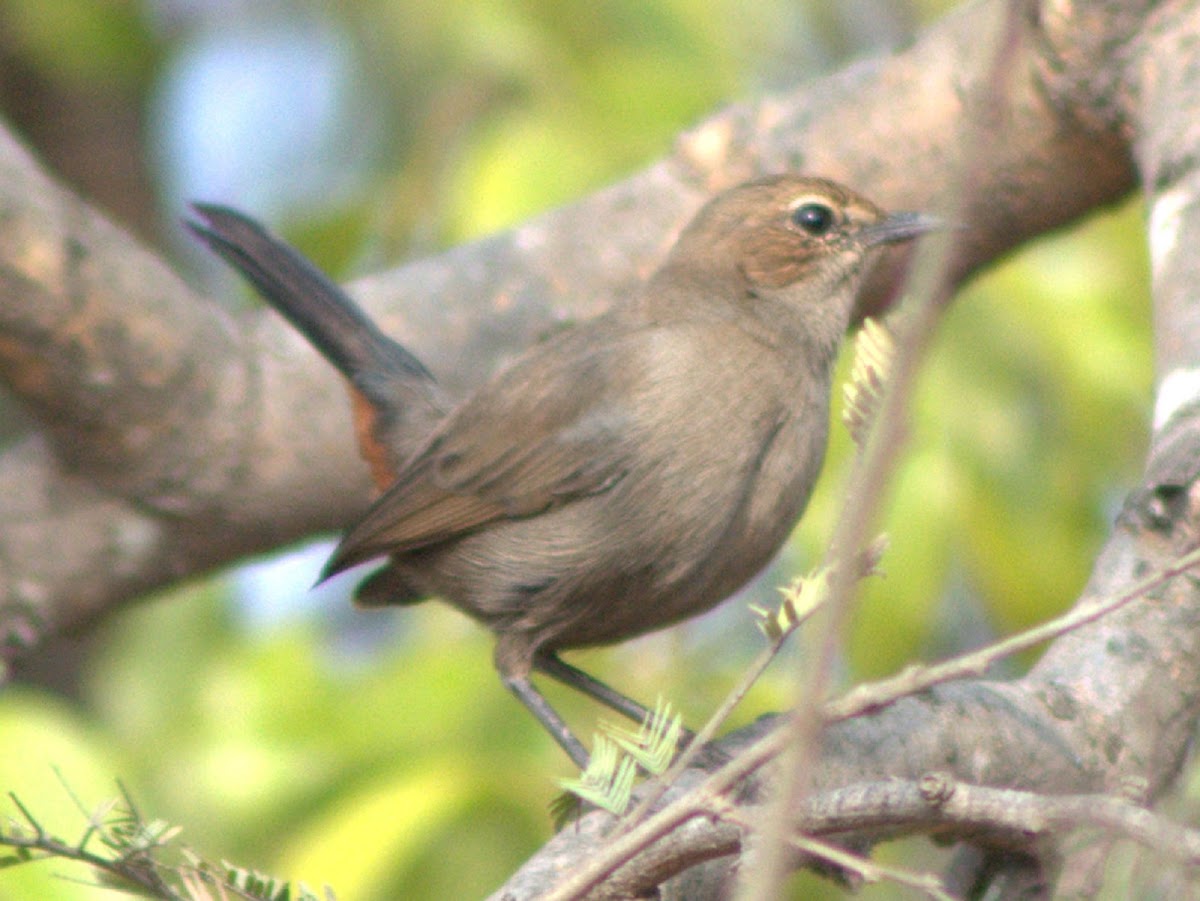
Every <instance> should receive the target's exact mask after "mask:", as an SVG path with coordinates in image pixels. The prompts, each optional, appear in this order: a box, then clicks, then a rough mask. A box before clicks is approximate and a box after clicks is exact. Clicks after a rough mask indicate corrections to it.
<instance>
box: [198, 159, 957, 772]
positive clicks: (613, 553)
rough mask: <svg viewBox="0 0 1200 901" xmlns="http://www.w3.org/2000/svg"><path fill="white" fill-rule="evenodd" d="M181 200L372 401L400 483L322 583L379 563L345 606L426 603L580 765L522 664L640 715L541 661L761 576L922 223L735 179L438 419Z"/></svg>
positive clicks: (253, 254)
mask: <svg viewBox="0 0 1200 901" xmlns="http://www.w3.org/2000/svg"><path fill="white" fill-rule="evenodd" d="M196 209H197V210H198V212H199V213H200V214H201V216H203V218H204V219H205V224H204V225H193V229H194V230H195V231H196V232H197V233H198V234H199V235H200V236H201V237H202V238H203V239H204V240H205V241H206V242H207V243H208V244H209V245H210V246H212V247H213V248H214V249H215V250H216V251H217V252H218V253H220V254H221V255H222V256H224V257H225V258H226V259H227V260H229V261H230V262H231V263H233V264H234V265H235V266H236V267H237V268H239V269H240V270H241V271H242V272H243V273H245V274H246V275H247V276H248V277H249V278H250V280H251V281H252V282H253V283H254V284H255V285H256V287H258V288H259V290H260V291H261V292H263V294H264V296H265V297H266V298H267V299H268V300H269V301H270V302H271V303H272V304H274V305H275V306H276V307H277V308H278V309H280V310H281V311H282V312H283V313H284V315H286V316H288V317H289V319H291V320H292V321H293V323H295V324H296V325H297V326H298V327H299V328H301V330H302V331H304V332H305V334H306V335H308V336H309V338H310V339H311V340H313V342H314V344H315V345H316V346H317V347H318V349H320V350H321V351H322V352H323V353H324V354H325V355H326V356H327V357H328V358H329V359H330V360H331V361H332V362H333V363H334V364H335V365H336V366H338V368H339V369H340V370H341V371H342V372H343V373H344V374H345V375H346V376H347V378H348V379H349V380H350V382H351V384H352V385H353V386H355V388H356V390H357V391H358V392H360V393H361V395H362V397H363V398H365V401H364V402H362V403H360V404H359V406H360V407H361V408H362V409H365V410H367V411H371V410H373V411H374V412H375V420H376V421H375V422H374V423H373V424H372V425H371V426H370V427H368V428H367V429H366V430H365V431H362V432H360V434H363V435H365V436H366V440H365V441H364V442H363V447H364V453H365V454H366V455H367V456H368V458H369V459H371V460H372V461H373V469H374V471H376V472H379V471H381V468H383V467H382V464H381V460H382V459H384V458H386V460H387V463H388V465H387V467H386V468H388V469H390V470H391V471H392V472H394V474H395V478H394V481H392V483H391V484H390V486H389V487H388V488H387V490H386V491H385V492H384V493H383V495H382V496H381V497H380V498H379V499H378V500H377V501H376V502H375V504H374V505H373V506H372V507H371V508H370V509H369V510H368V511H367V512H366V514H365V515H364V516H363V517H362V519H360V520H359V521H358V522H357V523H356V524H354V525H353V526H352V527H351V528H350V530H349V531H348V532H347V533H346V535H345V537H344V538H343V539H342V542H341V544H340V545H339V546H338V548H337V550H336V551H335V552H334V554H333V556H332V558H331V559H330V561H329V563H328V564H327V566H326V568H325V571H324V576H325V577H328V576H331V575H334V574H336V573H339V572H341V571H343V570H345V569H348V568H350V567H353V566H355V565H357V564H359V563H363V562H366V561H368V560H372V559H375V558H377V557H386V558H387V560H388V563H387V566H386V567H385V568H384V569H382V570H381V571H380V572H378V573H376V574H375V575H373V576H371V577H370V578H369V579H367V581H366V582H365V583H364V584H363V585H362V586H361V588H360V592H359V596H360V600H362V601H363V602H364V603H368V604H377V603H408V602H411V601H415V600H419V599H421V598H424V597H428V596H437V597H441V598H443V599H444V600H446V601H448V602H450V603H452V604H454V605H455V606H457V607H459V608H460V609H462V610H463V611H464V612H466V613H468V614H469V615H471V616H473V617H474V618H476V619H478V620H479V621H481V622H482V623H484V624H485V625H487V626H488V627H489V628H490V629H491V630H492V631H493V632H494V633H495V634H496V638H497V643H496V666H497V668H498V670H499V672H500V674H501V677H502V678H503V680H504V682H505V684H506V685H508V686H509V688H510V689H512V690H513V691H514V693H516V694H517V696H518V697H519V698H521V700H522V701H523V702H524V703H526V705H527V706H529V707H530V709H531V710H532V711H533V712H534V713H535V715H537V716H538V718H539V719H541V720H542V722H543V724H545V725H546V727H547V728H548V729H549V731H550V732H551V734H552V735H554V737H555V738H556V739H557V740H558V741H559V742H560V744H562V745H563V747H564V748H565V749H566V750H567V752H568V753H569V754H571V756H572V757H573V758H574V759H575V760H576V762H577V763H580V764H581V765H582V764H583V762H584V761H585V760H586V752H585V751H584V750H583V748H582V746H581V745H580V744H579V742H578V741H577V740H576V739H575V738H574V736H572V735H571V733H570V732H569V731H568V730H567V728H566V726H565V724H563V722H562V721H561V719H559V718H558V716H557V714H555V713H554V711H553V710H551V709H550V708H549V706H548V705H547V704H546V702H545V700H544V699H543V698H542V697H541V695H540V694H539V693H538V692H537V691H536V689H535V688H534V687H533V685H532V683H531V682H530V681H529V675H530V673H531V671H532V670H533V669H535V668H536V669H541V670H543V671H545V672H547V673H549V674H550V675H553V676H555V677H556V678H559V679H562V680H564V681H566V682H569V683H570V684H572V685H575V686H576V687H578V688H581V689H582V690H584V691H586V692H588V693H590V694H593V695H594V696H596V697H598V698H600V699H601V700H603V701H605V702H606V703H609V704H611V705H613V706H615V707H617V708H618V709H620V710H621V711H622V712H625V713H629V714H631V715H636V714H637V713H638V712H639V710H640V708H639V707H638V705H636V704H633V703H632V702H629V701H627V700H625V699H624V698H622V697H621V696H620V695H617V694H616V693H615V692H612V691H611V690H610V689H608V688H607V687H605V686H603V685H600V684H599V683H596V682H594V681H593V680H591V679H590V678H589V677H587V676H586V675H585V674H583V673H581V672H579V671H578V670H575V669H573V668H571V667H569V666H567V665H566V664H564V663H562V662H561V661H560V660H558V658H557V656H556V654H557V652H558V651H560V650H563V649H567V648H576V647H582V646H587V645H595V644H606V643H611V642H616V641H621V640H623V639H626V638H630V637H632V636H635V635H639V634H642V633H644V632H648V631H651V630H654V629H658V628H661V627H663V626H666V625H669V624H671V623H674V622H677V621H678V620H681V619H684V618H686V617H689V616H693V615H695V614H698V613H701V612H703V611H705V610H708V609H709V608H711V607H713V606H714V605H716V604H717V603H719V602H720V601H721V600H723V599H724V598H725V597H727V596H728V595H729V594H730V593H732V592H733V591H735V590H736V589H737V588H738V587H740V586H741V585H742V584H744V583H745V582H746V581H747V580H748V579H749V578H750V577H751V576H753V575H754V574H755V573H756V572H758V571H759V570H760V569H762V568H763V567H764V566H765V565H766V564H767V562H768V561H769V560H770V559H771V557H772V556H773V555H774V554H775V552H776V551H777V550H778V548H779V546H780V545H781V544H782V543H783V541H784V540H785V539H786V537H787V535H788V533H789V532H790V531H791V529H792V527H793V525H794V524H795V522H796V520H797V519H798V518H799V516H800V514H801V513H802V512H803V509H804V506H805V504H806V503H807V501H808V497H809V494H810V492H811V490H812V487H813V484H814V482H815V481H816V478H817V474H818V472H819V470H820V467H821V462H822V458H823V456H824V452H825V443H826V434H827V429H828V418H829V394H830V381H831V373H832V367H833V361H834V358H835V356H836V353H837V349H838V345H839V343H840V340H841V336H842V334H843V333H844V332H845V330H846V328H847V325H848V322H849V319H850V313H851V309H852V306H853V303H854V296H855V292H856V291H857V289H858V286H859V284H860V282H861V280H862V276H863V273H864V270H865V263H866V261H867V258H868V256H869V252H870V250H871V249H872V248H874V247H877V246H879V245H882V244H888V243H896V242H900V241H906V240H909V239H912V238H914V237H916V236H918V235H920V234H923V233H925V232H927V231H929V230H930V229H931V228H932V227H934V225H935V223H934V220H932V219H930V218H928V217H922V216H918V215H915V214H898V215H893V216H886V215H885V214H884V213H882V212H881V211H880V210H879V209H878V208H877V207H876V206H874V205H873V204H871V203H870V202H869V201H867V200H865V199H863V198H861V197H859V196H857V195H855V194H854V193H853V192H851V191H849V190H848V189H846V188H843V187H841V186H839V185H837V184H834V183H832V182H829V181H826V180H823V179H814V178H802V177H798V176H790V175H783V176H776V177H772V178H765V179H760V180H757V181H753V182H749V183H747V184H744V185H741V186H739V187H737V188H733V189H732V190H730V191H727V192H725V193H723V194H721V195H718V196H717V197H716V198H714V199H713V200H712V201H710V202H709V204H708V205H707V206H705V207H704V208H703V209H702V210H701V211H700V212H699V213H698V214H697V215H696V217H695V219H693V221H692V222H691V224H690V225H688V227H687V228H686V229H685V230H684V231H683V233H682V234H681V235H680V237H679V239H678V241H677V242H676V244H675V246H674V248H673V249H672V250H671V251H670V253H669V254H668V256H667V258H666V260H665V261H664V262H663V264H662V266H661V267H660V268H659V270H658V271H657V272H656V273H655V274H654V275H653V276H651V278H650V279H649V280H648V281H647V282H646V284H645V285H644V286H643V287H642V288H641V290H640V291H638V292H637V293H636V294H635V295H633V296H631V297H629V298H627V299H626V300H625V301H624V302H621V303H618V304H617V305H615V306H614V307H613V309H612V310H611V311H609V312H608V313H606V314H604V315H602V316H599V317H597V318H595V319H593V320H590V321H588V322H584V323H581V324H579V325H577V326H575V327H572V328H570V329H567V330H564V331H563V332H561V333H559V334H557V335H556V336H554V337H552V338H550V339H549V340H547V341H545V342H543V343H540V344H537V345H535V346H534V347H532V348H530V349H529V350H528V351H527V352H526V353H525V354H524V355H522V356H521V357H519V358H518V359H517V360H516V361H515V362H514V363H513V364H512V365H511V366H509V367H508V368H507V369H505V370H504V371H502V372H500V373H499V374H498V375H497V376H495V377H494V378H493V379H492V380H491V381H489V382H487V383H486V384H484V385H483V386H482V387H481V388H479V389H478V390H477V391H476V392H475V393H474V394H472V395H471V396H470V397H468V398H466V399H465V400H464V401H462V402H461V403H460V404H459V405H457V406H455V407H453V409H450V410H449V412H448V413H443V411H444V410H445V409H447V408H448V406H449V405H448V404H447V403H446V402H445V400H444V399H443V398H442V397H441V395H440V392H439V391H438V389H437V387H436V384H435V383H434V381H433V379H432V377H431V376H429V374H428V373H427V372H426V371H425V369H424V367H423V366H421V364H420V363H419V362H417V361H416V360H415V358H413V357H412V356H411V355H410V354H408V353H407V351H404V349H403V348H401V347H400V346H399V345H396V344H395V343H394V342H391V341H390V340H389V339H387V338H385V337H384V336H383V335H382V334H381V333H379V332H378V330H376V329H375V327H374V326H373V325H371V324H370V323H369V321H368V320H366V317H365V316H364V315H363V314H362V313H361V312H360V311H359V310H358V308H357V307H356V306H354V304H353V303H352V302H351V301H350V300H349V299H348V298H346V296H345V295H344V294H343V293H342V292H341V291H340V290H339V289H338V288H337V287H336V286H334V285H333V284H332V283H330V282H328V280H326V279H324V277H323V276H321V275H320V273H318V272H317V271H316V270H315V269H314V268H313V267H311V266H310V265H309V264H308V263H307V262H306V261H304V260H303V258H302V257H300V256H299V255H298V254H296V253H295V252H294V251H292V250H291V249H290V248H287V247H286V245H283V244H282V243H281V242H279V241H278V239H275V238H273V237H271V236H270V235H268V234H266V233H265V232H264V231H263V230H262V229H261V228H259V227H258V226H257V225H255V224H254V223H253V222H251V221H249V220H247V219H246V218H245V217H242V216H240V215H239V214H236V213H234V212H232V211H229V210H226V209H222V208H218V207H210V206H198V207H197V208H196ZM380 451H383V452H384V453H383V454H382V455H381V454H380Z"/></svg>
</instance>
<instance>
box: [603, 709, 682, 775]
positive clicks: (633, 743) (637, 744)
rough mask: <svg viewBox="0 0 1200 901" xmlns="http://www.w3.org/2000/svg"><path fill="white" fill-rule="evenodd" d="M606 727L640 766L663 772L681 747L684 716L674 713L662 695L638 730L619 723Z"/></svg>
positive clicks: (646, 769) (659, 773)
mask: <svg viewBox="0 0 1200 901" xmlns="http://www.w3.org/2000/svg"><path fill="white" fill-rule="evenodd" d="M604 731H605V732H607V733H608V736H609V737H610V738H611V739H612V740H613V741H614V742H616V743H617V745H618V746H619V747H620V748H621V749H622V750H623V751H624V752H625V753H626V754H628V755H629V756H630V757H632V758H633V759H634V760H636V761H637V763H638V766H640V767H641V768H642V769H643V770H645V771H646V772H647V773H650V774H651V775H653V776H660V775H662V774H663V773H665V772H666V771H667V767H669V766H670V765H671V760H672V759H673V758H674V757H675V751H676V749H678V747H679V736H680V735H682V734H683V717H682V716H680V715H679V714H678V713H676V714H674V715H672V711H671V705H670V703H669V702H667V701H664V700H663V699H662V698H661V697H660V698H659V699H658V702H657V703H656V704H655V706H654V712H653V713H652V714H650V716H649V717H648V718H647V719H646V721H645V722H644V723H642V725H641V726H640V727H639V728H638V729H637V730H636V731H634V730H633V729H630V728H628V727H626V726H624V725H623V724H617V723H605V724H604Z"/></svg>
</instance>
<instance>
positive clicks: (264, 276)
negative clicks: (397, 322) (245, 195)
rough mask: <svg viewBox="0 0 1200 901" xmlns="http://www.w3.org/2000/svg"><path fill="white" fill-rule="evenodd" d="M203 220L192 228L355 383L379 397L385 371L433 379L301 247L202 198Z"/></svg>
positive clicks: (199, 208) (198, 206)
mask: <svg viewBox="0 0 1200 901" xmlns="http://www.w3.org/2000/svg"><path fill="white" fill-rule="evenodd" d="M192 209H194V210H195V211H196V213H197V214H198V215H199V216H200V217H201V219H203V220H204V221H203V223H201V222H186V223H185V224H186V225H187V227H188V229H190V230H191V231H192V233H193V234H195V235H196V236H197V237H199V238H200V240H201V241H203V242H204V243H205V244H207V245H208V246H209V247H210V248H212V250H213V251H214V252H215V253H216V254H217V255H218V256H220V257H221V258H222V259H224V260H225V261H226V262H227V263H229V265H231V266H233V268H234V269H236V270H237V271H238V272H240V273H241V274H242V275H243V276H245V277H246V279H247V280H248V281H249V282H250V284H252V285H253V286H254V287H255V289H256V290H257V291H258V293H259V294H261V295H262V297H263V299H264V300H266V301H267V303H269V304H270V305H271V306H273V307H274V308H275V309H276V310H278V311H279V312H280V313H282V314H283V315H284V316H286V317H287V319H288V321H290V322H291V323H292V325H294V326H295V327H296V328H298V329H299V330H300V331H301V333H302V334H304V336H305V337H306V338H308V340H309V341H310V342H312V345H313V346H314V347H315V348H316V349H317V350H319V351H320V352H321V354H322V355H323V356H324V357H325V358H326V359H327V360H329V362H330V363H332V364H333V365H334V366H336V367H337V368H338V370H339V371H340V372H341V373H342V374H343V375H344V376H346V378H347V379H349V380H350V381H351V382H352V383H353V384H354V385H355V387H357V388H359V390H361V391H363V392H364V393H365V394H367V396H368V399H369V400H372V401H377V400H378V399H377V398H374V397H371V393H372V384H371V383H372V382H374V381H377V380H378V377H379V376H380V375H382V374H385V373H387V374H393V375H397V376H406V377H408V378H410V379H412V378H417V379H427V380H430V381H432V379H433V376H432V375H430V374H429V370H427V369H426V368H425V366H424V365H423V364H422V363H421V361H420V360H418V359H417V358H416V357H414V356H413V355H412V354H411V353H409V352H408V351H407V350H406V349H405V348H404V347H403V346H402V345H400V344H398V343H396V342H395V341H393V340H392V339H391V338H389V337H388V336H387V335H385V334H384V333H383V332H381V331H380V330H379V328H378V327H377V326H376V325H375V323H374V322H372V321H371V320H370V319H368V318H367V315H366V314H365V313H364V312H363V311H362V309H361V308H360V307H359V306H358V304H356V303H355V302H354V301H353V300H351V299H350V298H349V296H347V294H346V292H345V291H343V290H342V289H341V288H339V287H338V286H337V285H336V284H334V283H333V282H332V281H331V280H330V279H329V278H328V277H327V276H326V275H325V274H324V273H323V272H321V270H319V269H317V267H316V266H314V265H313V264H312V263H310V262H309V261H308V260H307V259H305V258H304V256H302V255H301V254H300V253H299V252H298V251H297V250H295V249H294V248H293V247H291V246H290V245H289V244H287V243H286V242H284V241H283V240H282V239H280V238H277V237H276V236H275V235H273V234H271V233H270V232H268V231H267V230H266V229H265V228H263V227H262V226H261V225H259V223H257V222H255V221H254V220H253V219H251V218H250V217H249V216H246V215H244V214H242V213H239V212H238V211H237V210H233V209H230V208H229V207H224V206H218V205H216V204H209V203H194V204H192Z"/></svg>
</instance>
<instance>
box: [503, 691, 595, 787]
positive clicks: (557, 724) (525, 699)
mask: <svg viewBox="0 0 1200 901" xmlns="http://www.w3.org/2000/svg"><path fill="white" fill-rule="evenodd" d="M500 679H501V681H503V682H504V685H505V687H506V688H507V689H508V690H509V691H511V692H512V693H513V694H514V695H516V696H517V700H519V701H520V702H521V703H522V704H524V705H525V707H526V708H527V709H528V710H529V712H530V713H532V714H533V715H534V717H536V718H537V721H538V722H539V723H541V724H542V728H543V729H545V730H546V731H547V732H549V733H550V737H551V738H553V739H554V740H555V741H556V742H558V744H559V746H560V747H561V748H562V749H563V750H564V751H566V752H567V756H568V757H570V758H571V760H572V761H574V763H575V766H577V767H579V769H581V770H586V769H587V765H588V752H587V748H585V747H584V746H583V743H582V742H580V740H579V739H578V738H576V737H575V735H574V734H573V733H572V732H571V730H570V728H569V727H568V726H567V724H566V723H565V722H563V718H562V717H561V716H559V715H558V713H557V711H555V709H554V708H553V707H551V706H550V702H549V701H547V700H546V699H545V698H544V697H543V696H542V693H541V692H540V691H538V690H537V689H536V688H534V687H533V683H532V682H530V681H529V677H528V676H511V675H508V674H506V673H504V672H503V671H501V673H500Z"/></svg>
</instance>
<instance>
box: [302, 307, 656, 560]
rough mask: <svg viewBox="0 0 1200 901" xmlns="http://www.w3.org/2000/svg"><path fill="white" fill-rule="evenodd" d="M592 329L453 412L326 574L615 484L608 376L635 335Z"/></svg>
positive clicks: (616, 414)
mask: <svg viewBox="0 0 1200 901" xmlns="http://www.w3.org/2000/svg"><path fill="white" fill-rule="evenodd" d="M594 331H596V330H593V329H582V328H581V329H577V330H575V332H574V333H564V336H563V339H562V340H558V341H555V342H552V343H555V344H557V345H559V346H558V348H557V350H558V351H559V352H558V353H546V352H545V348H544V347H543V348H540V349H539V350H540V351H541V352H538V353H534V354H531V355H527V356H526V357H525V358H522V359H521V360H520V361H518V363H517V364H515V365H514V366H513V367H512V368H510V369H509V370H507V371H505V372H504V373H502V374H501V375H500V376H499V377H498V378H497V379H495V380H493V381H492V382H490V383H488V384H487V385H485V386H484V387H483V388H481V389H480V390H479V391H478V392H477V393H476V394H474V395H472V396H471V397H470V398H469V399H468V400H466V401H465V402H464V403H463V404H462V405H461V406H460V407H458V408H457V409H456V410H455V411H454V412H453V413H451V414H450V416H449V417H448V418H447V419H446V420H445V422H444V423H443V424H442V425H441V426H440V427H439V428H438V429H437V430H436V431H435V433H434V434H433V435H432V436H431V438H430V440H429V442H428V443H427V444H426V445H425V447H424V449H423V450H421V451H420V452H418V453H417V455H416V456H415V457H414V458H413V459H412V460H411V461H410V462H409V463H408V465H407V466H406V467H405V468H404V470H403V471H402V472H401V473H400V475H399V477H398V478H397V480H396V481H395V483H393V485H392V486H391V487H390V488H388V490H387V491H386V492H385V493H384V494H383V495H382V496H381V497H380V498H379V499H378V500H377V501H376V502H375V504H374V505H373V506H372V507H371V508H370V510H368V511H367V513H366V515H365V516H364V517H363V518H362V519H361V520H360V521H359V522H358V523H357V524H355V525H354V526H353V527H352V528H351V529H350V531H349V532H347V534H346V535H345V537H344V538H343V539H342V542H341V544H340V545H339V546H338V548H337V550H336V551H335V552H334V554H333V556H332V557H331V558H330V561H329V563H328V565H327V566H326V568H325V576H331V575H334V574H335V573H338V572H341V571H342V570H345V569H348V568H349V567H351V566H354V565H356V564H358V563H362V562H365V561H366V560H369V559H371V558H373V557H377V556H381V555H383V554H389V553H403V552H405V551H411V550H415V549H417V548H421V547H426V546H429V545H432V544H436V543H438V542H441V541H445V540H447V539H450V538H453V537H455V536H458V535H462V534H465V533H468V532H471V531H474V530H475V529H478V528H480V527H481V526H484V525H486V524H487V523H489V522H493V521H495V520H498V519H507V518H520V517H525V516H531V515H534V514H536V513H540V512H542V511H544V510H546V509H549V508H550V507H553V506H556V505H558V504H562V503H565V502H567V501H570V500H572V499H575V498H579V497H584V496H587V495H592V494H597V493H600V492H602V491H605V490H607V489H608V488H610V487H611V486H612V485H614V484H616V482H618V481H619V480H620V479H621V478H622V477H623V476H624V475H625V473H626V472H627V471H628V468H629V465H630V461H631V458H632V455H631V453H630V449H631V437H630V434H629V433H630V425H631V420H632V414H631V413H630V412H629V409H628V406H627V404H625V402H624V401H623V399H622V397H621V396H620V393H619V392H614V391H612V390H610V388H609V385H610V381H611V380H612V378H613V377H614V376H620V375H623V374H625V375H627V372H628V369H629V367H630V366H631V365H634V364H633V360H635V359H636V358H637V354H636V353H635V352H634V347H635V345H636V344H637V343H638V341H639V338H638V335H637V334H636V333H631V334H621V333H617V334H613V333H612V332H611V331H607V330H606V331H605V332H602V333H600V332H598V333H595V334H593V332H594ZM589 339H590V340H589ZM604 339H607V340H604ZM576 351H578V352H576Z"/></svg>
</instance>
